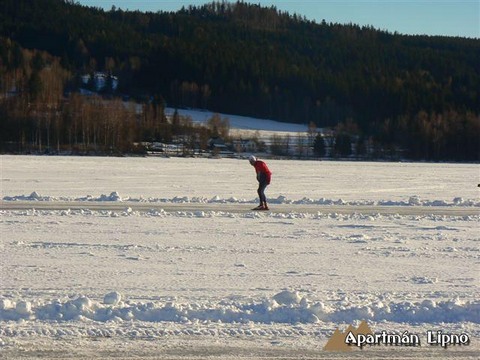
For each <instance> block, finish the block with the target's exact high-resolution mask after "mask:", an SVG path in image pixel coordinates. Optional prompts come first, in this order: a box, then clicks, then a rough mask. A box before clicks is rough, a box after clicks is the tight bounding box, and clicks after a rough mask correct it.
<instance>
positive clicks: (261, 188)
mask: <svg viewBox="0 0 480 360" xmlns="http://www.w3.org/2000/svg"><path fill="white" fill-rule="evenodd" d="M267 185H268V184H267V183H266V182H261V183H258V190H257V193H258V197H259V198H260V204H263V203H266V202H267V197H266V196H265V189H266V188H267Z"/></svg>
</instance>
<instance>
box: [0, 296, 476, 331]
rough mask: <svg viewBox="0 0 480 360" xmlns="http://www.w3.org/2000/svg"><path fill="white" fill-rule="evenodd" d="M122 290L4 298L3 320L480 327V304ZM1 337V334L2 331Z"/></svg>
mask: <svg viewBox="0 0 480 360" xmlns="http://www.w3.org/2000/svg"><path fill="white" fill-rule="evenodd" d="M121 298H122V296H121V294H120V293H118V292H112V293H109V294H106V295H105V297H104V300H103V302H99V301H94V300H91V299H90V298H88V297H87V296H85V295H81V296H78V297H77V298H75V299H72V300H53V301H41V300H39V301H36V302H29V301H25V300H21V299H19V300H15V301H13V300H10V299H1V300H0V321H19V320H30V321H35V320H42V321H59V322H63V321H85V320H93V321H98V322H107V321H114V322H123V321H146V322H177V323H193V322H197V321H201V322H214V323H215V322H216V323H248V322H253V323H264V324H271V323H288V324H296V323H317V322H334V323H352V322H353V321H356V320H370V321H374V322H379V321H389V322H396V323H410V324H419V323H429V324H434V323H458V322H471V323H476V324H480V301H461V300H459V299H453V300H448V301H434V300H429V299H427V300H423V301H416V302H412V301H402V302H395V301H390V302H389V301H386V300H383V301H381V300H377V301H373V302H371V303H369V304H361V305H358V304H357V305H355V304H353V303H350V304H348V303H345V301H339V302H336V303H332V304H324V303H322V302H320V301H312V300H310V299H309V298H307V297H302V296H300V295H299V294H298V292H290V291H283V292H281V293H278V294H276V295H274V296H272V297H271V298H267V299H246V300H244V301H227V300H222V301H220V302H218V303H214V302H202V303H201V302H193V303H177V302H165V303H161V302H130V301H122V300H121ZM0 335H3V334H2V330H0Z"/></svg>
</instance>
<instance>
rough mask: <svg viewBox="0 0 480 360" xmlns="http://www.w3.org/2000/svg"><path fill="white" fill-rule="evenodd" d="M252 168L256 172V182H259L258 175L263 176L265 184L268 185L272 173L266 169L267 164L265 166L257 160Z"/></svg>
mask: <svg viewBox="0 0 480 360" xmlns="http://www.w3.org/2000/svg"><path fill="white" fill-rule="evenodd" d="M253 166H254V167H255V171H256V172H257V180H260V174H265V177H266V180H267V184H270V181H271V180H272V172H271V171H270V169H269V168H268V166H267V164H265V163H264V162H263V161H260V160H257V161H255V163H254V164H253Z"/></svg>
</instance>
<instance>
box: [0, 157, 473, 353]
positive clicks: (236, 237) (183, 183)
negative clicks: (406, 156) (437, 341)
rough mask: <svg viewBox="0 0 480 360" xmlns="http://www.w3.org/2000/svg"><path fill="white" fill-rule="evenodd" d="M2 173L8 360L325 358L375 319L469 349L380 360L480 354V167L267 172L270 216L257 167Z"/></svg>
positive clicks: (0, 307) (82, 161) (38, 167)
mask: <svg viewBox="0 0 480 360" xmlns="http://www.w3.org/2000/svg"><path fill="white" fill-rule="evenodd" d="M0 161H1V177H2V181H1V186H2V199H3V200H2V203H1V205H2V207H1V210H0V214H1V218H0V229H1V233H2V238H1V243H0V249H1V255H0V258H1V268H0V271H1V272H0V279H1V281H0V356H4V355H5V356H6V357H7V358H15V357H22V356H26V357H29V356H30V357H32V358H36V357H41V356H43V357H46V358H49V357H56V358H62V357H65V358H69V357H78V358H80V357H87V358H91V357H97V358H100V357H101V358H119V357H121V356H131V357H143V358H152V357H158V358H183V357H190V358H203V357H205V356H207V355H215V354H216V355H217V356H220V357H221V358H244V359H246V358H249V359H250V358H259V357H266V358H279V357H285V358H296V357H297V356H298V355H299V354H303V355H304V356H305V357H306V358H328V356H329V354H331V353H328V352H326V351H323V346H324V345H325V344H326V342H327V341H328V339H329V338H330V336H331V335H332V334H333V332H334V330H335V329H336V328H340V329H345V328H346V327H347V326H348V325H349V324H354V325H355V326H357V325H358V324H359V322H360V321H362V320H366V321H367V322H368V324H369V326H370V328H372V329H373V330H374V331H378V332H380V331H383V330H385V331H391V332H394V331H396V332H403V331H408V332H410V333H416V334H419V335H420V336H421V337H422V339H424V338H425V334H426V332H427V331H428V330H432V329H434V330H442V331H444V332H451V333H465V334H468V336H469V337H470V339H471V342H470V345H468V346H455V347H450V348H449V349H446V350H445V349H443V348H441V347H440V348H439V347H435V346H429V345H425V344H424V343H422V346H421V347H418V348H415V349H414V351H413V355H412V353H411V352H410V351H409V352H407V350H408V349H405V348H401V347H400V348H399V347H389V348H378V347H374V348H368V347H367V348H366V349H364V350H363V354H365V356H366V358H372V357H375V356H379V357H385V356H388V357H390V356H393V357H397V358H398V357H402V356H406V354H408V356H411V357H417V358H423V357H437V358H441V357H444V356H445V357H446V356H448V357H457V358H462V357H471V358H474V356H475V354H478V351H479V350H480V346H479V343H478V339H479V336H480V302H479V300H478V299H479V298H480V277H479V274H480V272H479V270H480V268H479V261H480V246H479V244H480V234H479V231H478V230H479V220H480V199H479V193H480V191H479V188H478V187H477V184H478V183H479V182H480V179H479V175H480V174H479V166H478V165H469V164H418V163H351V162H313V161H276V160H270V161H267V162H268V164H269V167H270V168H271V170H272V172H273V180H272V185H271V186H270V187H269V188H268V189H267V197H269V198H270V199H271V200H272V201H271V203H272V205H271V210H272V211H270V212H262V213H258V212H252V211H250V210H249V209H250V207H252V204H254V203H255V202H256V198H255V197H256V191H255V190H256V181H255V175H254V171H253V168H252V167H251V166H250V165H249V164H248V162H247V161H246V160H233V159H182V158H170V159H165V158H93V157H91V158H90V157H35V156H1V157H0ZM397 209H398V211H396V210H397ZM338 356H340V357H341V355H338Z"/></svg>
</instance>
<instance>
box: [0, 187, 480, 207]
mask: <svg viewBox="0 0 480 360" xmlns="http://www.w3.org/2000/svg"><path fill="white" fill-rule="evenodd" d="M3 201H52V202H54V201H62V202H107V201H108V202H122V201H123V202H134V203H152V204H158V203H173V204H255V203H257V202H258V200H257V199H250V200H247V199H238V198H236V197H229V198H222V197H220V196H218V195H216V196H213V197H211V198H207V197H199V196H194V197H189V196H186V195H185V196H175V197H173V198H154V197H148V198H145V197H137V198H132V197H122V196H120V194H119V193H118V192H117V191H112V192H111V193H110V195H105V194H101V195H100V196H92V195H86V196H82V197H71V196H70V197H69V196H60V197H55V196H48V195H40V194H38V193H37V192H36V191H34V192H32V193H31V194H30V195H15V196H4V197H3ZM269 203H271V204H276V205H282V204H287V205H327V206H328V205H335V206H341V205H346V206H439V207H441V206H445V207H480V201H477V200H474V199H463V198H461V197H455V198H453V199H452V201H446V200H427V199H421V198H420V197H419V196H417V195H415V196H411V197H410V198H409V199H408V200H405V201H396V200H378V201H373V200H355V201H345V200H343V199H336V200H335V199H326V198H320V199H311V198H307V197H304V198H302V199H298V200H293V199H288V198H287V197H286V196H283V195H281V196H278V197H276V198H269Z"/></svg>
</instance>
